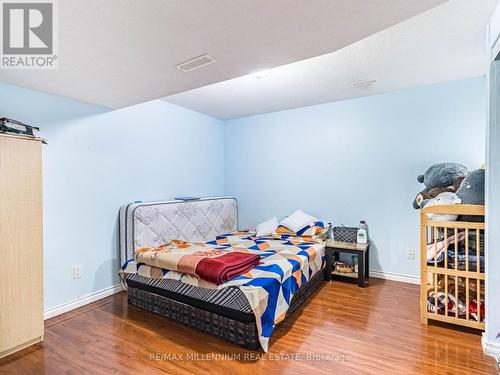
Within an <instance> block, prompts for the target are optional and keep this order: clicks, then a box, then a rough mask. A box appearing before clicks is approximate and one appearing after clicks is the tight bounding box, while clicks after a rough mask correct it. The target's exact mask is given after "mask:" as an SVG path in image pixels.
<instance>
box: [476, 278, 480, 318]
mask: <svg viewBox="0 0 500 375" xmlns="http://www.w3.org/2000/svg"><path fill="white" fill-rule="evenodd" d="M476 298H477V304H476V306H477V321H478V322H481V280H479V279H477V293H476Z"/></svg>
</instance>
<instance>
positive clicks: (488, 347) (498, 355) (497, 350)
mask: <svg viewBox="0 0 500 375" xmlns="http://www.w3.org/2000/svg"><path fill="white" fill-rule="evenodd" d="M481 344H482V345H483V351H484V354H486V355H489V356H491V357H493V358H495V359H496V360H497V363H500V343H497V342H491V341H489V340H488V338H487V336H486V333H483V337H482V338H481Z"/></svg>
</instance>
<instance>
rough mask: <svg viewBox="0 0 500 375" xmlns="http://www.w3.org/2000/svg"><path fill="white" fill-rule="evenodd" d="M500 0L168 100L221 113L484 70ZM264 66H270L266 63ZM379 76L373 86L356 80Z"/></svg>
mask: <svg viewBox="0 0 500 375" xmlns="http://www.w3.org/2000/svg"><path fill="white" fill-rule="evenodd" d="M496 3H497V0H481V1H471V0H451V1H449V2H447V3H445V4H443V5H440V6H438V7H436V8H434V9H431V10H429V11H427V12H425V13H423V14H420V15H418V16H416V17H413V18H411V19H409V20H406V21H404V22H402V23H399V24H397V25H395V26H393V27H391V28H389V29H386V30H384V31H381V32H379V33H377V34H375V35H372V36H370V37H368V38H366V39H363V40H361V41H358V42H356V43H354V44H351V45H349V46H347V47H345V48H343V49H341V50H338V51H336V52H333V53H330V54H326V55H323V56H318V57H315V58H311V59H308V60H304V61H299V62H296V63H293V64H289V65H285V66H281V67H278V68H275V69H273V70H272V71H271V73H270V74H269V75H268V76H266V77H264V78H261V79H256V78H254V77H251V76H243V77H240V78H236V79H232V80H228V81H224V82H220V83H216V84H213V85H210V86H206V87H203V88H199V89H195V90H191V91H187V92H184V93H180V94H177V95H173V96H170V97H167V98H165V100H167V101H169V102H172V103H174V104H178V105H181V106H183V107H187V108H190V109H193V110H195V111H199V112H202V113H206V114H209V115H211V116H214V117H217V118H220V119H229V118H237V117H243V116H248V115H253V114H259V113H266V112H273V111H278V110H283V109H288V108H293V107H299V106H305V105H312V104H319V103H325V102H331V101H336V100H342V99H347V98H353V97H358V96H365V95H371V94H377V93H382V92H386V91H390V90H397V89H401V88H406V87H413V86H419V85H426V84H431V83H437V82H445V81H450V80H455V79H461V78H467V77H476V76H480V75H483V74H484V73H485V70H486V68H487V67H486V61H487V53H486V25H487V23H488V20H489V17H490V15H491V14H492V12H493V10H494V8H495V5H496ZM262 67H267V66H266V65H263V66H262ZM362 79H376V80H377V82H376V83H375V84H373V85H372V86H371V87H364V88H353V87H352V86H351V83H352V82H353V81H357V80H362Z"/></svg>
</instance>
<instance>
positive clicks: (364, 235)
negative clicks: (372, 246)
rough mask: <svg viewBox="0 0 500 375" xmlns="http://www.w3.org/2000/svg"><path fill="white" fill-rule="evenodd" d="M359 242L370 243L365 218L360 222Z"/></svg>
mask: <svg viewBox="0 0 500 375" xmlns="http://www.w3.org/2000/svg"><path fill="white" fill-rule="evenodd" d="M356 242H357V243H360V244H365V243H368V226H367V225H366V222H365V221H364V220H361V221H360V222H359V228H358V236H357V241H356Z"/></svg>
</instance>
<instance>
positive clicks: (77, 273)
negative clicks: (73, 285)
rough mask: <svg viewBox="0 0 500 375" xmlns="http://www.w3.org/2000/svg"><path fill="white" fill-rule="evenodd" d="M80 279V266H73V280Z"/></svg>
mask: <svg viewBox="0 0 500 375" xmlns="http://www.w3.org/2000/svg"><path fill="white" fill-rule="evenodd" d="M80 277H82V266H81V265H79V264H77V265H74V266H73V279H79V278H80Z"/></svg>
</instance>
